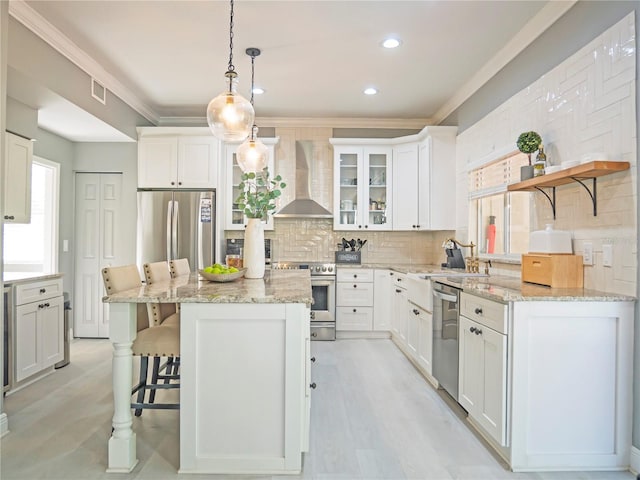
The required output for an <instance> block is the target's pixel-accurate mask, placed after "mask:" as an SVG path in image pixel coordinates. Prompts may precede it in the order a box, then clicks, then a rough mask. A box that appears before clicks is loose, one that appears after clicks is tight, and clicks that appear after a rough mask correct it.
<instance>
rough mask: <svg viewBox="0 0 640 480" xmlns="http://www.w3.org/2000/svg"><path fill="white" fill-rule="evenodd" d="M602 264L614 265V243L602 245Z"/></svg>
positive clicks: (606, 265)
mask: <svg viewBox="0 0 640 480" xmlns="http://www.w3.org/2000/svg"><path fill="white" fill-rule="evenodd" d="M602 265H603V266H605V267H613V245H611V244H609V245H602Z"/></svg>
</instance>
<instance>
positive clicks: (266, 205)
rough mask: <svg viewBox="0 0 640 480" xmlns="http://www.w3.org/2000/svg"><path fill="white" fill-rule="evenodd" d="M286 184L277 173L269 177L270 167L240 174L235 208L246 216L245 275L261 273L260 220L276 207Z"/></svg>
mask: <svg viewBox="0 0 640 480" xmlns="http://www.w3.org/2000/svg"><path fill="white" fill-rule="evenodd" d="M286 186H287V184H286V183H285V182H283V181H282V177H281V176H280V175H276V176H275V177H273V178H271V176H270V174H269V169H268V168H265V169H264V170H262V172H259V173H255V172H247V173H243V174H242V177H241V179H240V183H239V184H238V190H239V191H240V194H239V195H238V198H237V199H236V200H235V203H237V204H238V208H239V209H241V210H242V211H243V213H244V214H245V215H246V216H247V218H248V219H249V220H248V222H247V228H246V230H245V235H244V259H243V261H244V266H245V267H246V269H247V271H246V272H245V277H246V278H262V277H263V276H264V261H265V258H264V225H263V223H262V222H263V221H266V220H267V219H268V218H269V214H270V213H273V212H274V210H275V209H276V199H277V198H278V197H279V196H280V195H281V194H282V191H281V190H282V189H283V188H285V187H286Z"/></svg>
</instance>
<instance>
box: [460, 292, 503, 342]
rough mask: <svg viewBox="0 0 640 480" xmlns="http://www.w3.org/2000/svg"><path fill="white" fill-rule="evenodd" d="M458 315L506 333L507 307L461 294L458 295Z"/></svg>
mask: <svg viewBox="0 0 640 480" xmlns="http://www.w3.org/2000/svg"><path fill="white" fill-rule="evenodd" d="M460 315H463V316H465V317H467V318H470V319H471V320H475V321H476V322H478V323H480V324H482V325H484V326H486V327H489V328H492V329H493V330H496V331H497V332H500V333H504V334H506V333H507V315H508V310H507V306H506V305H503V304H502V303H498V302H493V301H491V300H487V299H486V298H482V297H476V296H475V295H469V294H467V293H464V292H462V294H461V295H460Z"/></svg>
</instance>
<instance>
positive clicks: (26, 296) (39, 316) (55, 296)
mask: <svg viewBox="0 0 640 480" xmlns="http://www.w3.org/2000/svg"><path fill="white" fill-rule="evenodd" d="M15 289H16V307H15V330H14V331H15V350H14V352H15V362H14V365H15V381H16V382H20V381H22V380H24V379H26V378H28V377H30V376H32V375H34V374H36V373H39V372H40V371H42V370H44V369H46V368H48V367H51V366H52V365H54V364H55V363H57V362H59V361H60V360H62V359H63V357H64V343H63V342H64V298H63V296H62V294H61V293H62V292H61V290H62V279H58V280H55V281H49V282H33V283H27V284H21V285H17V286H16V287H15ZM33 292H37V293H33ZM34 296H36V297H38V298H37V299H34ZM27 300H31V301H27ZM33 300H35V301H33Z"/></svg>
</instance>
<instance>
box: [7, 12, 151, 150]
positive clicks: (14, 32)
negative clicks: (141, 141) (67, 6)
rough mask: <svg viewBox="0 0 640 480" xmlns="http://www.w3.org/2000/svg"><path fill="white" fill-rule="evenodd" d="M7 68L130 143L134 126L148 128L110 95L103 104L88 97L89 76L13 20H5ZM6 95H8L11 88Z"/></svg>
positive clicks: (134, 136)
mask: <svg viewBox="0 0 640 480" xmlns="http://www.w3.org/2000/svg"><path fill="white" fill-rule="evenodd" d="M8 65H9V66H10V67H11V68H12V69H15V70H16V71H17V72H19V73H20V74H21V75H24V76H25V77H26V78H28V79H29V81H33V82H34V83H36V84H39V85H42V86H43V87H45V88H47V89H48V90H50V91H51V92H54V93H56V94H57V95H60V96H62V97H64V98H65V99H67V100H69V101H70V102H72V103H74V104H76V105H77V106H78V107H80V108H82V109H83V110H86V111H87V112H89V113H90V114H92V115H94V116H95V117H97V118H99V119H100V120H102V121H104V122H106V123H108V124H109V125H111V126H112V127H114V128H116V129H117V130H120V131H121V132H122V133H124V134H125V135H128V136H129V137H131V138H132V139H134V140H137V138H138V136H137V133H136V126H145V125H151V122H149V121H148V120H147V119H145V118H144V117H142V116H141V115H140V114H138V113H137V112H136V111H135V110H133V109H132V108H131V107H129V105H127V104H126V103H124V102H123V101H122V100H120V98H118V97H116V96H115V95H113V94H112V93H111V92H108V94H107V102H106V105H103V104H102V103H100V102H98V101H97V100H95V99H94V98H93V97H92V96H91V77H90V76H89V75H88V74H86V73H85V72H84V71H83V70H80V69H79V68H78V67H77V66H76V65H75V64H73V63H72V62H71V61H69V60H67V59H66V58H65V57H63V56H62V55H60V54H59V53H58V52H57V51H56V50H54V49H53V48H52V47H51V46H50V45H48V44H47V43H46V42H44V41H43V40H42V39H41V38H40V37H38V36H37V35H35V34H34V33H33V32H31V31H30V30H29V29H27V28H26V27H25V26H24V25H22V24H21V23H20V22H18V21H17V20H15V19H14V18H10V19H9V56H8ZM19 87H20V86H16V87H15V88H19ZM11 88H13V87H11ZM8 93H9V95H11V89H10V90H9V92H8ZM22 101H24V100H22ZM31 106H32V107H34V108H36V109H37V108H38V107H39V105H31Z"/></svg>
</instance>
